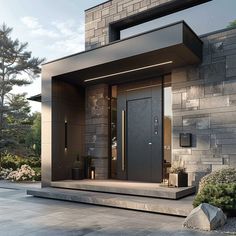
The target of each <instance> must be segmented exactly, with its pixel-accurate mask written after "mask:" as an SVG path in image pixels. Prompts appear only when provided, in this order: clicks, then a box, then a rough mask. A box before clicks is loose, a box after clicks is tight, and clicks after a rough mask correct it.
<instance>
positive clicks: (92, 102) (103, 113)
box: [85, 84, 109, 179]
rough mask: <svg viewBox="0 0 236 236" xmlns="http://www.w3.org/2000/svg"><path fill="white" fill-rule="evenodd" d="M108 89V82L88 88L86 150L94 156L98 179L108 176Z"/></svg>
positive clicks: (93, 162)
mask: <svg viewBox="0 0 236 236" xmlns="http://www.w3.org/2000/svg"><path fill="white" fill-rule="evenodd" d="M108 91H109V86H108V85H107V84H99V85H95V86H91V87H88V88H87V89H86V131H85V133H86V141H85V142H86V152H87V155H89V156H91V157H92V165H93V166H94V167H95V178H96V179H107V178H108V156H109V153H108V152H109V149H108V143H109V135H108V124H109V112H108Z"/></svg>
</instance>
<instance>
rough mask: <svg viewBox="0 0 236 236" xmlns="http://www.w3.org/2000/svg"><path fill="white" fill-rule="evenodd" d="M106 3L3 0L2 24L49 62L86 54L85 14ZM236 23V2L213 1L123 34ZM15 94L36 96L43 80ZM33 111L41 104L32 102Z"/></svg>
mask: <svg viewBox="0 0 236 236" xmlns="http://www.w3.org/2000/svg"><path fill="white" fill-rule="evenodd" d="M102 2H104V0H37V1H36V0H0V24H2V23H3V22H5V23H6V24H7V25H8V26H9V27H12V28H13V33H12V38H18V39H19V40H20V41H22V42H28V43H29V47H28V49H29V50H30V51H32V54H33V56H36V57H41V58H43V57H45V58H46V59H47V61H51V60H53V59H56V58H60V57H63V56H67V55H70V54H74V53H77V52H80V51H84V10H85V9H87V8H90V7H92V6H95V5H97V4H99V3H102ZM234 19H236V0H213V1H212V2H209V3H205V4H202V5H200V6H197V7H194V8H190V9H187V10H184V11H181V12H179V13H175V14H172V15H170V16H167V17H162V18H160V19H156V20H154V21H151V22H148V23H145V24H144V25H141V26H137V27H134V28H131V29H128V30H125V31H123V32H122V37H123V38H125V37H127V36H130V35H132V34H135V33H139V32H143V31H146V30H149V29H153V28H157V27H160V26H163V25H167V24H169V23H173V22H176V21H179V20H185V21H186V22H187V23H188V24H189V25H190V26H191V27H192V29H193V30H194V31H195V32H196V33H197V34H198V35H201V34H204V33H207V32H211V31H215V30H218V29H222V28H225V27H226V26H227V25H228V23H229V22H231V21H233V20H234ZM14 92H15V93H22V92H27V93H28V96H32V95H35V94H38V93H40V92H41V80H40V78H38V79H37V80H35V81H34V83H33V84H32V85H29V86H26V87H22V88H14ZM31 106H32V110H33V111H40V103H36V102H31Z"/></svg>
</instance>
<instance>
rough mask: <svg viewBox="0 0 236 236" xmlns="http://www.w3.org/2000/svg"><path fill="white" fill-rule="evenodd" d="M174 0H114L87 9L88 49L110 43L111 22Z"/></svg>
mask: <svg viewBox="0 0 236 236" xmlns="http://www.w3.org/2000/svg"><path fill="white" fill-rule="evenodd" d="M170 1H172V0H112V1H109V2H105V3H104V4H101V5H98V6H96V7H94V8H90V9H88V10H87V11H85V42H86V43H85V48H86V50H89V49H92V48H96V47H99V46H103V45H106V44H108V43H109V24H110V23H111V22H115V21H118V20H121V19H124V18H126V17H127V16H131V15H134V14H137V13H139V12H143V11H145V10H147V9H149V8H152V7H155V6H158V5H161V4H163V3H166V2H170Z"/></svg>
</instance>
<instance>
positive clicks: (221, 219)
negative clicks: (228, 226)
mask: <svg viewBox="0 0 236 236" xmlns="http://www.w3.org/2000/svg"><path fill="white" fill-rule="evenodd" d="M226 220H227V218H226V216H225V214H224V213H223V211H222V210H221V209H220V208H217V207H214V206H212V205H210V204H207V203H202V204H201V205H199V206H198V207H196V208H195V209H193V210H192V211H191V213H190V214H189V215H188V217H187V218H186V219H185V221H184V224H183V225H184V227H187V228H193V229H200V230H208V231H210V230H214V229H216V228H218V227H221V226H223V225H224V224H225V223H226Z"/></svg>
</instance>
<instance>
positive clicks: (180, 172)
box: [169, 166, 188, 187]
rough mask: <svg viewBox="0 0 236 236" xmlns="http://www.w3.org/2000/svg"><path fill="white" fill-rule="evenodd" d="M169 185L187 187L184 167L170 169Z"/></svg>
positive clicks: (186, 175)
mask: <svg viewBox="0 0 236 236" xmlns="http://www.w3.org/2000/svg"><path fill="white" fill-rule="evenodd" d="M169 185H170V186H174V187H188V174H187V173H186V172H185V168H184V167H180V166H178V167H175V166H173V167H171V168H170V174H169Z"/></svg>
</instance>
